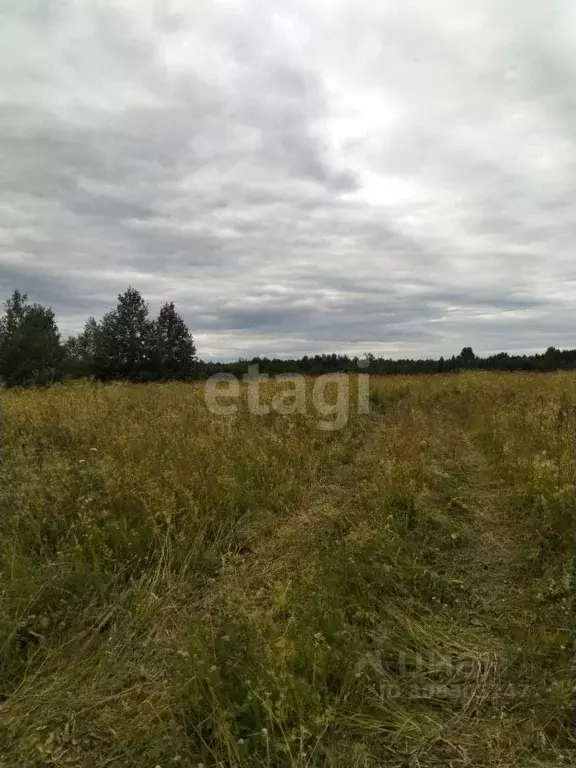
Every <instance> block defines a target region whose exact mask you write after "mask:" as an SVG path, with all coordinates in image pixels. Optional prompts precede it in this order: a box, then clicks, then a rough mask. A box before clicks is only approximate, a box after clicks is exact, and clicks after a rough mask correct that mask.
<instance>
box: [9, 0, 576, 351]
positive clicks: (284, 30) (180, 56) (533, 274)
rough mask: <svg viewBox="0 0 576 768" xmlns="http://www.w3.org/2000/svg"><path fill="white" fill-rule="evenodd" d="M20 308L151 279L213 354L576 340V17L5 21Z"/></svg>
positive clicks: (326, 8) (52, 15) (478, 3)
mask: <svg viewBox="0 0 576 768" xmlns="http://www.w3.org/2000/svg"><path fill="white" fill-rule="evenodd" d="M0 22H1V23H0V101H1V103H0V157H1V158H2V160H1V163H0V181H1V184H0V298H1V297H4V296H6V295H8V294H9V293H10V291H11V290H12V289H13V288H16V287H18V288H20V289H21V290H24V291H28V292H29V294H30V296H31V298H32V299H34V300H36V301H40V302H45V303H49V304H51V305H52V307H53V308H54V310H55V311H56V313H57V316H58V318H59V321H60V324H61V327H62V329H63V331H64V332H65V333H70V332H75V331H77V330H79V329H80V327H81V326H82V324H83V322H84V321H85V319H86V317H87V316H88V315H95V316H96V317H98V316H101V315H102V314H103V312H105V311H106V310H107V309H108V307H109V306H111V305H112V304H113V303H114V301H115V296H116V294H117V293H118V292H120V291H122V290H124V289H125V288H126V287H127V285H128V284H129V283H131V284H132V285H134V286H135V287H137V288H138V289H139V290H141V291H142V293H143V294H144V295H145V296H146V297H147V298H148V299H149V300H150V303H151V306H152V308H153V309H156V308H157V307H158V306H159V304H160V303H161V302H163V301H165V300H168V299H170V300H174V301H175V302H176V303H177V304H178V306H179V308H180V309H181V311H182V314H183V315H184V317H185V318H186V320H187V322H188V323H189V326H190V328H191V330H192V331H193V333H194V334H195V336H196V339H197V344H198V347H199V351H200V353H201V354H202V356H204V357H230V356H237V355H242V356H247V355H251V354H268V355H272V354H281V355H292V354H304V353H308V354H309V353H312V352H316V351H328V352H331V351H338V350H341V351H348V352H354V353H361V352H363V351H369V350H370V351H373V352H376V353H378V352H380V353H384V354H391V355H401V356H408V355H422V356H427V355H439V354H444V355H447V354H452V353H453V352H457V351H458V350H459V349H460V348H461V347H462V346H464V345H465V344H472V345H473V346H474V348H475V350H476V351H477V352H490V351H496V350H500V349H503V350H509V351H514V350H518V351H529V350H534V349H536V350H540V349H542V348H543V347H546V346H547V345H548V344H555V345H558V346H560V345H564V346H575V344H576V342H575V340H574V338H573V337H572V335H571V328H572V326H573V322H574V320H576V302H574V298H575V293H576V260H574V259H573V255H572V248H573V243H574V242H575V240H576V216H575V215H574V214H575V213H576V211H575V210H574V208H575V205H576V203H575V202H574V201H575V200H576V197H575V194H574V193H575V192H576V140H575V137H576V100H575V98H576V97H575V96H574V89H573V82H574V76H575V74H576V45H575V43H576V11H575V10H574V8H573V6H572V4H571V3H570V2H569V0H564V1H561V0H554V1H553V2H550V3H548V4H546V5H545V6H543V5H542V4H541V3H536V2H535V0H534V1H533V0H524V2H520V0H514V2H510V3H508V4H507V6H506V8H505V9H502V8H496V7H495V6H494V4H492V3H489V2H488V0H471V1H470V2H469V3H466V4H465V5H464V6H462V7H461V8H455V6H454V5H453V4H452V3H449V2H448V1H447V0H442V1H441V2H439V3H435V4H432V5H431V4H429V3H427V2H425V1H424V0H419V1H416V0H413V1H411V2H408V3H400V2H398V3H392V4H389V3H388V4H385V7H383V5H382V4H381V3H376V2H375V1H374V2H371V1H370V0H357V1H356V2H354V3H352V2H351V1H350V0H330V2H328V0H320V1H319V2H318V3H314V4H310V3H307V2H304V0H293V2H292V3H290V4H288V5H286V4H285V3H280V2H279V1H277V0H271V2H269V3H266V4H265V5H262V4H261V3H256V2H255V0H229V2H218V0H198V1H197V2H195V3H194V4H191V3H184V2H177V1H176V0H174V1H173V2H165V3H162V4H160V3H155V2H153V1H152V0H138V2H136V0H124V2H121V3H120V2H119V3H117V4H114V5H112V4H108V3H99V2H94V3H87V2H83V1H82V0H69V1H68V2H51V3H44V4H38V3H35V2H32V1H31V0H18V2H16V1H15V0H14V1H13V2H8V3H7V4H6V3H5V4H4V5H3V7H2V9H1V10H0Z"/></svg>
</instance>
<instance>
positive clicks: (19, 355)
mask: <svg viewBox="0 0 576 768" xmlns="http://www.w3.org/2000/svg"><path fill="white" fill-rule="evenodd" d="M256 364H258V366H259V371H260V373H268V374H272V375H275V374H282V373H303V374H308V375H319V374H323V373H338V372H355V371H359V372H360V371H361V372H364V373H365V372H370V373H381V374H401V373H449V372H458V371H462V370H468V369H483V370H497V371H557V370H565V369H573V368H576V349H570V350H559V349H556V348H555V347H548V349H547V350H546V351H545V352H543V353H542V354H534V355H510V354H508V353H506V352H500V353H499V354H496V355H491V356H489V357H484V358H482V357H477V356H476V355H475V354H474V351H473V349H472V348H471V347H464V348H463V349H462V351H461V352H460V353H459V354H458V355H453V356H452V357H449V358H444V357H441V358H440V359H438V360H435V359H426V360H410V359H404V360H390V359H387V358H383V357H375V356H374V355H372V354H366V355H364V356H363V357H361V358H358V357H349V356H348V355H337V354H331V355H330V354H327V355H313V356H308V355H306V356H304V357H302V358H300V359H295V360H285V359H282V360H281V359H278V358H272V359H270V358H267V357H254V358H252V359H250V360H248V359H239V360H237V361H235V362H231V363H219V362H210V361H203V360H199V359H198V357H197V355H196V345H195V344H194V339H193V337H192V335H191V333H190V331H189V330H188V328H187V326H186V324H185V323H184V321H183V319H182V317H181V316H180V315H179V314H178V312H177V311H176V308H175V306H174V303H173V302H169V303H166V304H164V306H163V307H162V308H161V309H160V312H159V314H158V316H157V317H155V318H151V317H150V312H149V308H148V304H147V303H146V302H145V301H144V299H143V298H142V296H141V294H140V293H139V292H138V291H137V290H136V289H134V288H132V287H129V288H128V290H127V291H126V292H125V293H123V294H120V295H119V296H118V303H117V306H116V308H115V309H113V310H111V311H110V312H108V313H106V314H105V315H104V317H103V318H102V319H101V320H100V321H97V320H95V319H94V318H93V317H91V318H89V319H88V320H87V322H86V325H85V326H84V329H83V331H82V332H81V333H79V334H78V335H77V336H70V337H68V338H67V339H66V340H63V339H62V337H61V334H60V331H59V329H58V326H57V324H56V320H55V316H54V312H53V311H52V309H51V308H50V307H44V306H42V305H41V304H32V303H30V302H29V301H28V297H27V295H26V294H23V293H20V292H19V291H14V293H13V294H12V296H11V297H10V298H9V299H8V300H7V301H6V302H5V304H4V308H3V314H2V315H0V380H1V381H2V383H3V384H4V385H5V386H28V385H37V386H45V385H49V384H52V383H55V382H57V381H63V380H68V379H80V378H94V379H97V380H100V381H114V380H126V381H136V382H147V381H171V380H183V381H185V380H192V379H206V378H208V377H209V376H211V375H213V374H215V373H219V372H225V373H233V374H236V375H237V376H242V375H243V374H245V373H246V372H247V368H248V366H249V365H256Z"/></svg>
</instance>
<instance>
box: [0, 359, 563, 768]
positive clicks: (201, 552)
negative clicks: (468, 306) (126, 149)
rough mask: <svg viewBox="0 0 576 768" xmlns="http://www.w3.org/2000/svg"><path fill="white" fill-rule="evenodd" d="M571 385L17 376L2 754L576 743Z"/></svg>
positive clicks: (0, 576)
mask: <svg viewBox="0 0 576 768" xmlns="http://www.w3.org/2000/svg"><path fill="white" fill-rule="evenodd" d="M575 382H576V379H575V378H574V377H573V376H572V375H571V374H546V375H506V374H495V375H491V374H484V373H478V374H463V375H453V376H450V375H448V376H431V377H414V378H410V377H402V378H400V377H399V378H381V379H375V378H373V379H372V381H371V388H372V392H371V412H370V413H369V414H368V415H363V414H357V413H352V414H351V417H350V419H349V420H348V422H347V424H346V426H345V427H344V428H343V429H341V430H338V431H334V432H323V431H320V430H318V429H317V421H318V414H317V413H315V412H314V409H313V408H312V406H311V405H310V407H309V408H308V412H307V414H306V415H293V416H280V415H277V414H276V415H275V414H272V415H270V416H256V415H253V414H251V413H250V412H249V409H248V408H247V407H246V403H245V402H244V407H243V408H242V409H241V411H240V413H239V414H238V415H237V416H236V417H226V416H216V415H214V414H212V413H211V412H210V411H209V410H208V409H207V408H206V405H205V402H204V396H203V389H202V385H201V384H192V385H187V384H165V385H160V384H159V385H150V386H142V385H113V386H108V387H104V386H95V385H89V384H85V385H75V386H72V385H71V386H57V387H54V388H52V389H48V390H44V391H9V392H6V393H3V394H2V401H3V411H4V413H3V426H4V434H3V443H4V445H3V455H2V459H1V465H0V766H1V767H2V768H8V766H10V767H12V766H14V767H16V766H17V767H18V768H31V767H32V766H36V767H40V766H82V767H84V766H85V767H86V768H103V767H104V766H115V767H117V768H120V767H122V768H124V767H130V766H137V767H138V768H145V767H148V766H149V767H150V768H156V766H161V768H169V767H170V766H187V767H191V768H197V766H199V765H203V766H206V768H208V767H209V766H222V767H223V766H226V767H230V768H236V767H237V766H247V767H254V768H258V767H259V766H261V767H262V768H264V767H266V768H272V767H274V768H284V767H286V768H304V767H305V766H310V767H316V766H318V767H323V768H359V767H360V766H365V767H366V768H380V767H381V768H384V767H386V768H400V767H401V766H402V767H405V768H409V767H410V768H428V767H429V766H442V767H444V766H446V767H451V768H460V767H461V766H474V767H477V766H497V767H498V768H504V766H506V767H509V768H512V766H514V767H515V768H516V767H517V766H521V767H523V768H529V767H530V766H532V767H533V768H536V767H538V768H542V767H543V766H548V767H549V768H552V767H554V768H557V767H558V766H562V765H564V764H565V765H567V766H568V765H570V764H574V755H575V750H574V746H575V745H574V742H573V741H571V702H570V699H571V687H572V683H573V674H572V664H571V661H572V659H571V656H572V649H571V640H570V623H571V610H572V572H571V557H572V552H573V525H574V520H575V514H574V511H575V489H574V470H575V466H574V440H575V435H576V411H575V410H574V409H575V407H576V388H575ZM281 386H286V385H282V384H280V383H271V384H268V385H266V387H267V388H268V395H269V396H271V393H272V392H273V391H274V390H275V389H278V388H279V387H281ZM309 387H310V388H311V387H312V383H311V382H309ZM242 397H243V398H244V400H245V393H243V394H242ZM352 399H354V398H352Z"/></svg>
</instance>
